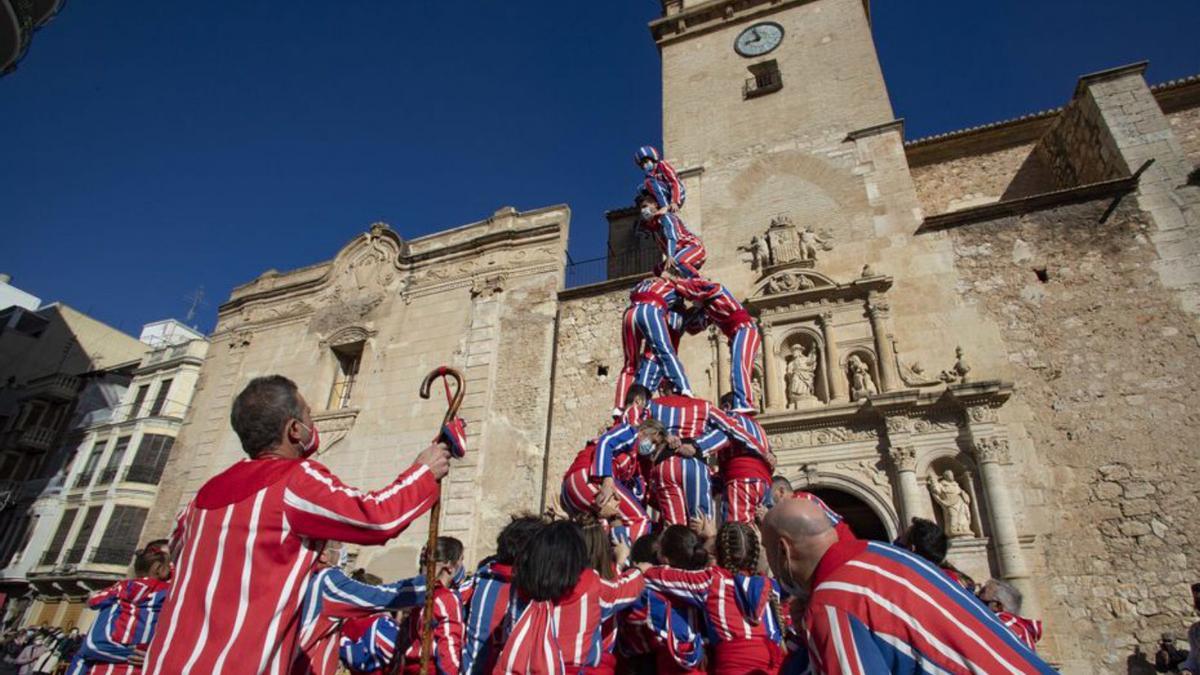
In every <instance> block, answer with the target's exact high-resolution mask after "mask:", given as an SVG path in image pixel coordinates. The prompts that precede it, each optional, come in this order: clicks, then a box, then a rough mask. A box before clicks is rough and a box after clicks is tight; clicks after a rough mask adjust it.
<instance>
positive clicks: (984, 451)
mask: <svg viewBox="0 0 1200 675" xmlns="http://www.w3.org/2000/svg"><path fill="white" fill-rule="evenodd" d="M975 457H976V459H978V461H979V463H980V464H986V463H989V462H999V463H1000V464H1007V463H1008V460H1009V454H1008V441H1007V440H1005V439H1003V438H998V437H996V436H992V437H990V438H981V439H979V440H976V441H975Z"/></svg>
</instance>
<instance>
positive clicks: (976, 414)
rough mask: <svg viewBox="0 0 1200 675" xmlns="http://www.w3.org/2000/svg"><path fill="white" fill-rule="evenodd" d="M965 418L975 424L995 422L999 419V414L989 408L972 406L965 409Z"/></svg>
mask: <svg viewBox="0 0 1200 675" xmlns="http://www.w3.org/2000/svg"><path fill="white" fill-rule="evenodd" d="M967 418H968V419H970V420H971V421H972V422H974V423H976V424H982V423H986V422H996V421H997V420H999V419H1000V413H999V412H997V410H996V409H995V408H993V407H991V406H986V405H973V406H970V407H968V408H967Z"/></svg>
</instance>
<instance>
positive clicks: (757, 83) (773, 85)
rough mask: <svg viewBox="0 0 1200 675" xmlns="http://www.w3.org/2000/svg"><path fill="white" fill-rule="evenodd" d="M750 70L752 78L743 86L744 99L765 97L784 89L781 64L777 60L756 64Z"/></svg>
mask: <svg viewBox="0 0 1200 675" xmlns="http://www.w3.org/2000/svg"><path fill="white" fill-rule="evenodd" d="M749 70H750V77H749V78H747V79H746V84H745V85H743V86H742V98H755V97H756V96H765V95H767V94H770V93H772V92H776V91H779V90H780V89H782V88H783V76H782V75H780V74H779V62H778V61H776V60H775V59H771V60H770V61H763V62H761V63H755V64H753V65H751V66H750V67H749Z"/></svg>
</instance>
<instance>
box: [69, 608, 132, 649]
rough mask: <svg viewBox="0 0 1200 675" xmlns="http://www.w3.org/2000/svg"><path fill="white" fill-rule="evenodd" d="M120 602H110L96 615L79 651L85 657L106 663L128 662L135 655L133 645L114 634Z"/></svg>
mask: <svg viewBox="0 0 1200 675" xmlns="http://www.w3.org/2000/svg"><path fill="white" fill-rule="evenodd" d="M119 613H120V604H118V603H110V604H108V605H107V606H105V607H104V609H102V610H101V611H100V613H99V614H98V615H97V616H96V620H95V622H93V623H92V627H91V628H90V629H88V632H87V635H86V636H85V637H84V638H83V644H82V645H80V647H79V652H80V653H81V654H82V655H83V656H84V658H86V659H89V660H92V661H103V662H105V663H128V662H129V657H131V656H133V647H131V646H129V645H126V644H122V643H120V642H118V641H117V640H116V638H115V637H114V636H113V628H114V627H115V626H116V625H117V619H118V616H117V615H118V614H119Z"/></svg>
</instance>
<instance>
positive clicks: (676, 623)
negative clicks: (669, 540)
mask: <svg viewBox="0 0 1200 675" xmlns="http://www.w3.org/2000/svg"><path fill="white" fill-rule="evenodd" d="M661 537H662V532H661V531H660V532H651V533H650V534H647V535H646V536H644V537H642V538H641V539H638V540H637V541H635V542H633V547H632V548H631V549H630V552H629V563H630V565H638V564H639V563H643V564H646V565H656V564H658V563H659V550H658V542H659V540H660V539H661ZM693 614H696V615H698V612H695V611H685V612H680V611H678V610H676V609H674V608H673V607H671V603H670V601H669V600H667V598H666V597H664V596H663V595H662V594H661V593H659V592H658V591H655V590H652V589H650V588H646V589H645V590H643V591H642V596H641V597H640V598H638V600H637V602H635V603H634V604H633V605H631V606H630V607H629V609H627V610H625V611H624V612H622V613H621V614H620V615H618V616H617V621H618V625H619V626H620V630H619V631H618V633H617V672H621V673H629V674H630V675H652V674H654V673H658V675H683V674H685V673H702V672H704V668H703V667H702V664H703V661H704V640H703V637H702V636H701V633H700V631H698V630H696V629H693V628H692V624H693V623H695V624H696V625H699V623H700V621H699V619H698V617H697V620H696V621H694V622H693V621H691V620H689V618H690V616H691V615H693Z"/></svg>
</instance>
